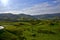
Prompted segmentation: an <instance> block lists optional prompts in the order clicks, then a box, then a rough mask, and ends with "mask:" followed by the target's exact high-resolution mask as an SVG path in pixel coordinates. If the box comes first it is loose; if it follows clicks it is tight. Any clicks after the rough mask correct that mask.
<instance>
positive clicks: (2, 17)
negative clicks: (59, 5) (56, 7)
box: [0, 13, 60, 21]
mask: <svg viewBox="0 0 60 40" xmlns="http://www.w3.org/2000/svg"><path fill="white" fill-rule="evenodd" d="M22 18H23V19H24V20H28V19H54V18H58V19H60V13H54V14H43V15H26V14H17V15H16V14H12V13H1V14H0V21H1V20H4V21H6V20H7V21H16V20H18V19H19V20H20V19H22Z"/></svg>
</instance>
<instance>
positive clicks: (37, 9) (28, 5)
mask: <svg viewBox="0 0 60 40" xmlns="http://www.w3.org/2000/svg"><path fill="white" fill-rule="evenodd" d="M6 1H7V2H6ZM59 6H60V0H3V1H1V0H0V13H5V12H12V13H13V14H19V13H25V14H31V15H34V14H47V13H60V12H59V11H60V7H59ZM48 10H49V11H48ZM51 10H52V11H51ZM57 10H58V11H57Z"/></svg>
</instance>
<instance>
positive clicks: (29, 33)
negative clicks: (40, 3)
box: [0, 20, 60, 40]
mask: <svg viewBox="0 0 60 40" xmlns="http://www.w3.org/2000/svg"><path fill="white" fill-rule="evenodd" d="M0 25H2V26H4V27H5V29H3V30H0V40H60V20H36V21H34V20H33V21H28V22H5V21H4V22H0Z"/></svg>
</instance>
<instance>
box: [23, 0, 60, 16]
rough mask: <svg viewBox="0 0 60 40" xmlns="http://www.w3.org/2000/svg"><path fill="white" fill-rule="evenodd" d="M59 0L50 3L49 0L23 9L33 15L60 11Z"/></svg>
mask: <svg viewBox="0 0 60 40" xmlns="http://www.w3.org/2000/svg"><path fill="white" fill-rule="evenodd" d="M59 1H60V0H55V1H53V2H54V4H49V3H48V2H44V3H40V4H36V5H34V6H32V7H30V8H26V9H23V10H22V11H23V12H24V13H26V14H31V15H39V14H51V13H60V3H58V2H59ZM55 3H56V4H57V5H56V4H55Z"/></svg>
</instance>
